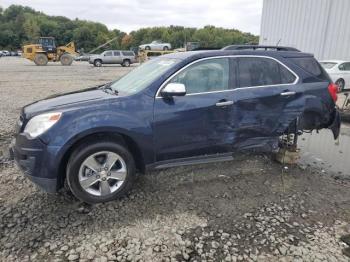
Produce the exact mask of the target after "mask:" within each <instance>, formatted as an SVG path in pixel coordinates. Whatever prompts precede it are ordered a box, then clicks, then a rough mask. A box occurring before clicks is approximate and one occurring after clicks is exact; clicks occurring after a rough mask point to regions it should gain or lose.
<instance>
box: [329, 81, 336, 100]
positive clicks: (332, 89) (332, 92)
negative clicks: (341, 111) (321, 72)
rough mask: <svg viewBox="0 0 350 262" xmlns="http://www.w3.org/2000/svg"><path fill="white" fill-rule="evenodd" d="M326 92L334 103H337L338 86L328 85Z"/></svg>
mask: <svg viewBox="0 0 350 262" xmlns="http://www.w3.org/2000/svg"><path fill="white" fill-rule="evenodd" d="M328 92H329V94H330V95H331V97H332V99H333V101H334V102H337V99H338V95H337V93H338V86H337V85H336V84H334V83H330V84H329V86H328Z"/></svg>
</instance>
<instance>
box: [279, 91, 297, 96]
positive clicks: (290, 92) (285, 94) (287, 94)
mask: <svg viewBox="0 0 350 262" xmlns="http://www.w3.org/2000/svg"><path fill="white" fill-rule="evenodd" d="M295 94H296V92H293V91H287V92H283V93H281V96H294V95H295Z"/></svg>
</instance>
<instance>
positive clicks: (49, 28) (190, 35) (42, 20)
mask: <svg viewBox="0 0 350 262" xmlns="http://www.w3.org/2000/svg"><path fill="white" fill-rule="evenodd" d="M40 36H53V37H55V39H56V44H57V45H65V44H67V43H69V42H70V41H74V42H75V44H76V46H77V49H78V50H81V51H83V52H89V51H90V50H92V49H93V48H95V47H97V46H99V45H101V44H103V43H105V42H107V41H108V40H110V39H113V38H116V39H115V40H114V41H113V42H111V43H110V44H109V45H108V46H107V47H106V48H108V49H131V48H135V47H136V48H137V47H138V46H139V45H141V44H145V43H149V42H151V41H153V40H162V41H164V42H169V43H171V45H172V46H173V47H174V48H180V47H183V46H184V43H185V42H200V44H201V46H202V47H204V48H221V47H223V46H226V45H230V44H247V43H249V44H253V43H257V42H258V36H255V35H253V34H250V33H244V32H241V31H239V30H236V29H224V28H220V27H215V26H210V25H208V26H205V27H204V28H200V29H197V28H191V27H183V26H168V27H149V28H141V29H139V30H136V31H132V32H130V33H129V34H127V33H125V32H123V31H121V30H118V29H113V30H109V29H108V28H107V26H106V25H104V24H102V23H98V22H91V21H86V20H80V19H74V20H71V19H68V18H66V17H63V16H49V15H46V14H44V13H43V12H38V11H35V10H34V9H32V8H30V7H25V6H20V5H11V6H9V7H8V8H6V9H3V8H1V7H0V49H8V50H17V49H20V48H21V46H22V45H24V44H28V43H35V41H36V40H37V39H38V38H39V37H40ZM100 51H102V50H100Z"/></svg>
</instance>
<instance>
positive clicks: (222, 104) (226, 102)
mask: <svg viewBox="0 0 350 262" xmlns="http://www.w3.org/2000/svg"><path fill="white" fill-rule="evenodd" d="M215 105H216V106H230V105H233V101H223V102H217V103H216V104H215Z"/></svg>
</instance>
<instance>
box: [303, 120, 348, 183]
mask: <svg viewBox="0 0 350 262" xmlns="http://www.w3.org/2000/svg"><path fill="white" fill-rule="evenodd" d="M298 147H299V148H300V149H301V154H300V156H301V159H300V163H301V164H303V165H311V166H312V167H316V168H318V169H323V170H325V171H331V172H332V173H335V174H338V175H341V176H342V177H347V178H349V179H350V125H348V124H344V123H342V127H341V132H340V136H339V140H334V139H333V134H332V131H330V130H328V129H323V130H320V131H319V133H316V132H312V133H311V134H303V135H302V136H300V137H299V141H298Z"/></svg>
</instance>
